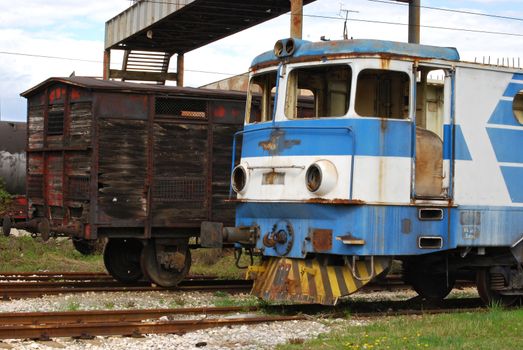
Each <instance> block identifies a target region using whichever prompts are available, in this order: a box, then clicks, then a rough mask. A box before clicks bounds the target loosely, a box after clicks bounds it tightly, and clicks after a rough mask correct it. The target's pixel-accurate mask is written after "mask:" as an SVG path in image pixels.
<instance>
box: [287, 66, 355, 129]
mask: <svg viewBox="0 0 523 350" xmlns="http://www.w3.org/2000/svg"><path fill="white" fill-rule="evenodd" d="M351 79H352V73H351V68H350V67H349V66H348V65H329V66H323V67H304V68H295V69H293V70H292V71H291V72H290V74H289V78H288V82H287V97H286V102H285V115H286V116H287V118H291V119H295V118H323V117H341V116H344V115H345V114H347V111H348V110H349V100H350V85H351Z"/></svg>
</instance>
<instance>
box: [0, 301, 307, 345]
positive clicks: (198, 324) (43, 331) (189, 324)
mask: <svg viewBox="0 0 523 350" xmlns="http://www.w3.org/2000/svg"><path fill="white" fill-rule="evenodd" d="M257 310H258V309H257V308H255V307H251V308H248V307H247V308H246V307H206V308H182V309H150V310H123V311H114V310H111V311H75V312H46V313H14V314H0V339H35V340H48V339H50V338H53V337H77V338H91V337H94V336H114V335H124V336H137V335H142V334H166V333H169V334H173V333H174V334H182V333H185V332H190V331H195V330H199V329H205V328H211V327H223V326H233V325H245V324H255V323H266V322H276V321H294V320H303V319H305V318H306V316H303V315H294V316H287V315H271V316H267V315H256V314H252V312H253V311H257ZM238 312H243V313H245V312H251V313H249V314H244V315H243V316H242V315H240V316H228V314H230V313H238ZM195 314H196V315H198V316H197V317H194V315H195ZM187 315H193V317H192V318H183V319H170V317H179V316H187ZM160 317H161V318H162V320H160ZM166 319H167V320H166Z"/></svg>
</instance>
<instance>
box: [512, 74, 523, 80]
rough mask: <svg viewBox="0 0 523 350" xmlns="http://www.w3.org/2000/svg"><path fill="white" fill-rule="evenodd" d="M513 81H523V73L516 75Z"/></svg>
mask: <svg viewBox="0 0 523 350" xmlns="http://www.w3.org/2000/svg"><path fill="white" fill-rule="evenodd" d="M512 80H523V74H521V73H516V74H514V76H513V77H512Z"/></svg>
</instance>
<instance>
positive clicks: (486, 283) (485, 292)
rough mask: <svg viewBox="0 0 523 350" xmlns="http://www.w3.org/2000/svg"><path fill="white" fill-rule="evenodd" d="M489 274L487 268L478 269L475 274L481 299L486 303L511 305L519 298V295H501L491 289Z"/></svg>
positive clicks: (518, 300)
mask: <svg viewBox="0 0 523 350" xmlns="http://www.w3.org/2000/svg"><path fill="white" fill-rule="evenodd" d="M490 282H491V275H490V273H489V271H488V270H487V269H483V270H479V271H478V272H477V274H476V287H477V289H478V294H479V297H480V298H481V300H482V301H483V302H484V303H485V304H486V305H493V304H498V305H501V306H513V305H516V304H518V302H520V300H521V296H519V295H503V294H500V293H499V292H497V291H495V290H492V289H491V283H490Z"/></svg>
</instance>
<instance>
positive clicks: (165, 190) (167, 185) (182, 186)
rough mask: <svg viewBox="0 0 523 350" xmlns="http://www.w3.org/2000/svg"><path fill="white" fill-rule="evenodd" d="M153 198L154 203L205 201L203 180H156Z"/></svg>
mask: <svg viewBox="0 0 523 350" xmlns="http://www.w3.org/2000/svg"><path fill="white" fill-rule="evenodd" d="M153 198H154V200H155V201H156V202H201V201H203V200H204V199H205V180H204V179H192V178H156V179H155V183H154V189H153Z"/></svg>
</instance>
